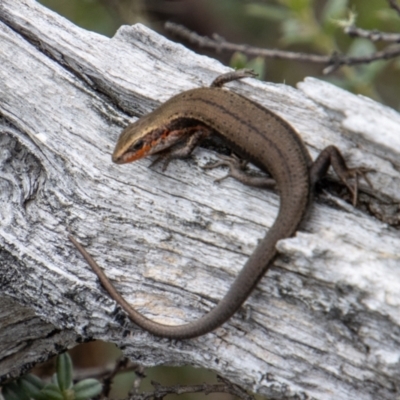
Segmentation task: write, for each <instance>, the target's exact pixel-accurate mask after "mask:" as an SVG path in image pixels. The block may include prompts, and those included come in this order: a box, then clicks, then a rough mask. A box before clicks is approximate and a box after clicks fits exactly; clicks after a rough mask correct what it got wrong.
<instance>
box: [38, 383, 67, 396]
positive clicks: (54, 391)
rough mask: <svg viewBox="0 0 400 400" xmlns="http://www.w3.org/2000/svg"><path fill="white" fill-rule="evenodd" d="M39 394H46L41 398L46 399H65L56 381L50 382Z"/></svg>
mask: <svg viewBox="0 0 400 400" xmlns="http://www.w3.org/2000/svg"><path fill="white" fill-rule="evenodd" d="M39 395H40V396H44V397H41V398H42V399H43V398H44V399H46V400H65V399H64V396H63V394H62V392H61V391H60V388H59V387H58V386H57V385H55V384H54V383H49V384H48V385H46V386H45V387H44V388H43V389H42V391H41V392H40V393H39Z"/></svg>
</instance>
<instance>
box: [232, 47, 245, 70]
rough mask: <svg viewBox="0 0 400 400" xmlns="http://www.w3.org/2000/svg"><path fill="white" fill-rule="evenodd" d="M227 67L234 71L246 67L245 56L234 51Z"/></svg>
mask: <svg viewBox="0 0 400 400" xmlns="http://www.w3.org/2000/svg"><path fill="white" fill-rule="evenodd" d="M229 66H230V67H232V68H234V69H242V68H246V66H247V57H246V55H245V54H243V53H240V52H239V51H236V52H235V53H233V54H232V57H231V60H230V62H229Z"/></svg>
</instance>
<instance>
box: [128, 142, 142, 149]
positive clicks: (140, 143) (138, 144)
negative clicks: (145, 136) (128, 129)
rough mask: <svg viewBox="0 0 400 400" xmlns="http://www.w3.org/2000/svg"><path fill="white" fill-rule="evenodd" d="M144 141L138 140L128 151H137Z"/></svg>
mask: <svg viewBox="0 0 400 400" xmlns="http://www.w3.org/2000/svg"><path fill="white" fill-rule="evenodd" d="M143 144H144V141H143V140H138V141H137V142H136V143H135V144H134V145H133V146H132V147H131V148H130V151H137V150H140V149H141V148H142V147H143Z"/></svg>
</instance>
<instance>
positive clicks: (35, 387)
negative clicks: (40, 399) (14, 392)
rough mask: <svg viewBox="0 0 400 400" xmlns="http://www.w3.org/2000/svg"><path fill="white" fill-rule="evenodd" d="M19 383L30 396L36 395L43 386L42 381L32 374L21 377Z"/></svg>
mask: <svg viewBox="0 0 400 400" xmlns="http://www.w3.org/2000/svg"><path fill="white" fill-rule="evenodd" d="M21 385H22V387H23V388H24V390H25V392H26V393H27V394H28V395H30V396H31V397H34V396H35V395H37V394H38V393H39V392H40V391H41V390H42V389H43V388H44V383H43V381H42V380H41V379H40V378H38V377H37V376H35V375H32V374H28V375H25V376H24V377H23V378H22V379H21Z"/></svg>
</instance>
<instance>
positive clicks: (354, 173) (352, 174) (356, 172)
mask: <svg viewBox="0 0 400 400" xmlns="http://www.w3.org/2000/svg"><path fill="white" fill-rule="evenodd" d="M372 171H374V170H373V169H371V168H365V167H359V168H349V169H347V170H346V171H345V172H344V173H343V174H341V176H340V179H341V180H342V182H343V183H344V184H345V185H346V187H347V189H349V191H350V193H351V195H352V198H353V201H352V203H353V206H354V207H355V206H356V205H357V200H358V182H359V178H360V177H361V178H363V179H364V181H365V182H367V184H368V186H369V187H370V188H371V189H373V186H372V183H371V181H370V179H369V178H368V176H367V174H368V173H369V172H372ZM349 179H354V183H353V184H352V185H351V184H350V183H349Z"/></svg>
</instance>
